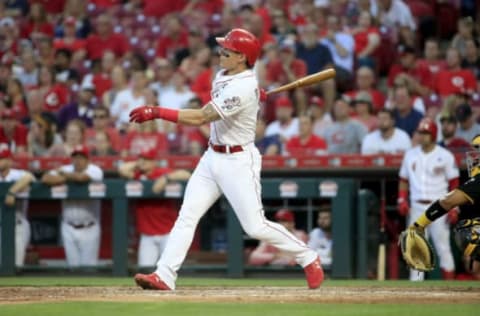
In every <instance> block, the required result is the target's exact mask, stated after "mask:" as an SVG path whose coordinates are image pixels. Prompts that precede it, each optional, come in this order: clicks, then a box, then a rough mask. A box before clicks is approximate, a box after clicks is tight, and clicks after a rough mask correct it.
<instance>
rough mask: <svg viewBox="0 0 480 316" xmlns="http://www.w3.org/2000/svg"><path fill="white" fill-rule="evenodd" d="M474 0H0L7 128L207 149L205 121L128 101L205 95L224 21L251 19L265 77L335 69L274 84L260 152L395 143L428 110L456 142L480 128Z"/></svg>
mask: <svg viewBox="0 0 480 316" xmlns="http://www.w3.org/2000/svg"><path fill="white" fill-rule="evenodd" d="M476 2H477V3H475V1H472V0H470V1H468V0H462V1H458V0H457V1H455V0H452V1H436V0H419V1H410V0H409V1H407V0H405V1H402V0H338V1H329V0H315V1H314V0H248V1H247V0H245V1H238V0H214V1H204V0H192V1H186V0H183V1H182V0H179V1H174V2H172V3H170V2H166V1H155V0H143V1H142V0H130V1H120V0H90V1H80V0H51V1H44V0H43V1H42V0H17V1H2V2H0V119H1V127H0V143H7V144H8V146H9V148H10V150H11V151H12V152H13V153H14V155H30V156H35V157H68V156H70V154H71V152H72V150H73V148H74V147H75V146H77V145H79V144H85V145H87V146H88V147H89V149H90V151H91V154H92V155H93V156H108V155H120V156H122V157H126V156H137V155H138V154H139V153H140V152H141V150H143V149H145V148H157V155H165V154H177V155H178V154H187V155H200V154H201V153H202V152H203V150H204V149H205V148H206V146H207V145H208V135H209V127H208V126H202V127H200V128H188V127H181V126H176V125H174V124H168V123H165V122H158V123H144V124H129V122H128V113H129V112H130V110H132V109H133V108H135V107H137V106H140V105H144V104H150V105H155V104H157V105H162V106H163V107H171V108H176V109H179V108H187V107H201V106H202V105H203V104H205V103H206V102H207V101H208V100H209V98H210V96H209V91H210V84H211V80H212V75H213V74H215V72H216V70H217V67H218V55H217V53H216V43H215V40H214V39H215V36H219V35H224V34H225V33H226V32H227V31H228V30H230V29H232V28H234V27H242V28H245V29H247V30H249V31H251V32H252V33H253V34H255V35H256V36H257V37H258V38H259V39H260V41H261V44H262V47H263V50H262V57H261V59H260V60H259V61H258V62H257V64H256V66H255V68H256V72H257V74H258V76H259V79H260V84H261V87H262V88H264V89H267V90H268V89H271V88H274V87H277V86H279V85H282V84H285V83H288V82H290V81H292V80H295V79H296V78H300V77H303V76H305V75H307V74H311V73H314V72H317V71H319V70H322V69H325V68H329V67H334V68H335V69H336V72H337V76H336V78H335V79H332V80H328V81H325V82H323V83H321V84H318V85H314V86H311V87H308V88H304V89H296V90H294V91H292V92H290V93H284V94H278V95H274V96H273V97H269V98H268V100H267V102H266V103H265V104H263V107H262V110H261V113H260V115H261V119H259V122H258V130H257V144H258V146H259V148H261V150H262V152H263V153H264V154H266V155H270V154H283V155H288V154H309V155H324V154H328V153H332V154H337V153H365V154H370V153H399V152H403V151H405V150H406V149H408V148H410V147H411V146H412V145H415V144H416V143H417V142H418V141H417V138H416V133H415V130H416V128H417V125H418V122H419V121H420V120H421V119H422V118H423V117H425V116H426V117H431V118H432V119H434V120H436V121H437V122H438V124H439V125H442V124H444V123H442V122H445V124H446V123H449V124H450V125H451V126H450V127H451V128H450V129H449V130H448V135H444V134H442V133H440V132H439V134H438V140H439V141H444V142H443V144H444V145H446V146H448V147H451V148H454V149H459V148H462V146H464V143H463V142H450V141H449V139H450V138H453V137H454V136H457V137H458V138H460V139H464V140H465V141H467V142H468V141H470V139H471V136H472V135H475V134H478V133H479V131H480V125H479V124H478V123H477V119H478V113H480V94H479V92H480V84H479V81H478V80H479V79H480V58H479V37H478V31H479V30H478V25H479V24H478V23H475V20H476V19H477V16H476V14H477V12H476V5H477V6H478V1H476ZM442 118H443V120H442V121H441V119H442ZM445 118H448V119H445ZM452 123H453V124H452ZM442 126H443V125H442ZM440 130H442V131H443V129H440ZM379 140H380V141H379ZM450 145H451V146H450Z"/></svg>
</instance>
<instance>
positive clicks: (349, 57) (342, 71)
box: [320, 15, 355, 92]
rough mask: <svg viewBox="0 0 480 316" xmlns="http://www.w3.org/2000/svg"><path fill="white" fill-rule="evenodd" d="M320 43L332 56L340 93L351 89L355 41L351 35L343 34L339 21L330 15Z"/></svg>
mask: <svg viewBox="0 0 480 316" xmlns="http://www.w3.org/2000/svg"><path fill="white" fill-rule="evenodd" d="M320 43H322V44H323V45H325V46H326V47H328V49H329V50H330V54H331V55H332V58H333V62H334V64H335V70H336V76H335V80H336V83H337V87H338V88H339V89H340V91H341V92H345V91H346V90H348V89H351V88H352V87H351V86H350V82H351V81H352V79H353V58H354V54H355V41H354V39H353V37H352V35H350V34H348V33H345V32H343V30H342V28H341V24H340V22H339V19H338V18H337V17H336V16H335V15H330V16H329V17H328V18H327V32H326V35H325V37H324V38H322V39H321V40H320Z"/></svg>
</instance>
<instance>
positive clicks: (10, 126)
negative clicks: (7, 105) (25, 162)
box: [0, 109, 28, 155]
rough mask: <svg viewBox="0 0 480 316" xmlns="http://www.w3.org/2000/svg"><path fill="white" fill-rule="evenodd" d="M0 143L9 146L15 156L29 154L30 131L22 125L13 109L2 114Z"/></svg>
mask: <svg viewBox="0 0 480 316" xmlns="http://www.w3.org/2000/svg"><path fill="white" fill-rule="evenodd" d="M0 122H1V124H0V143H4V144H8V147H9V149H10V151H11V152H12V153H13V154H14V155H19V154H26V153H27V134H28V129H27V128H26V127H25V126H24V125H22V124H20V122H19V121H18V120H17V119H16V118H15V113H14V112H13V110H11V109H3V110H2V111H1V112H0Z"/></svg>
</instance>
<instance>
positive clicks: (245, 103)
mask: <svg viewBox="0 0 480 316" xmlns="http://www.w3.org/2000/svg"><path fill="white" fill-rule="evenodd" d="M216 40H217V42H218V44H219V45H220V46H221V50H220V66H221V67H222V70H220V71H219V73H217V75H216V77H215V79H214V81H213V83H212V91H211V101H210V102H208V103H207V104H206V105H205V106H204V107H203V108H202V109H183V110H173V109H167V108H162V107H156V106H142V107H139V108H137V109H135V110H133V111H132V112H131V113H130V120H131V121H132V122H137V123H141V122H145V121H148V120H153V119H158V118H160V119H163V120H167V121H171V122H176V123H179V124H185V125H193V126H200V125H203V124H205V123H207V122H210V123H211V135H210V145H209V149H208V150H207V151H206V152H205V153H204V155H203V156H202V158H201V159H200V162H199V164H198V166H197V167H196V169H195V171H194V172H193V174H192V177H191V178H190V180H189V182H188V184H187V187H186V190H185V196H184V201H183V204H182V207H181V209H180V213H179V216H178V219H177V221H176V222H175V225H174V227H173V229H172V231H171V233H170V237H169V240H168V243H167V246H166V248H165V251H164V252H163V254H162V256H161V258H160V260H159V261H158V263H157V269H156V271H155V272H154V273H151V274H148V275H145V274H137V275H135V281H136V283H137V284H138V285H139V286H140V287H142V288H143V289H154V290H174V289H175V280H176V278H177V271H178V269H179V268H180V266H181V264H182V262H183V261H184V259H185V256H186V254H187V251H188V249H189V247H190V244H191V242H192V238H193V233H194V231H195V228H196V226H197V224H198V221H199V220H200V218H201V217H202V216H203V215H204V214H205V212H206V211H207V210H208V209H209V208H210V206H211V205H212V204H213V203H214V202H215V201H216V200H217V199H218V198H219V197H220V195H221V194H222V193H223V194H224V195H225V196H226V198H227V199H228V201H229V202H230V204H231V205H232V207H233V209H234V211H235V214H236V216H237V217H238V219H239V221H240V223H241V225H242V227H243V229H244V230H245V231H246V233H247V234H248V235H250V236H251V237H253V238H257V239H259V240H261V241H265V242H267V243H269V244H271V245H273V246H275V247H276V248H278V249H280V250H281V251H283V252H287V253H291V254H292V255H294V256H295V260H296V262H297V263H298V264H300V265H301V266H302V267H304V271H305V275H306V279H307V283H308V286H309V288H311V289H314V288H318V287H319V286H320V284H321V283H322V281H323V270H322V268H321V266H320V259H319V258H318V255H317V254H316V252H315V251H313V250H311V249H309V248H308V247H307V246H306V244H305V243H304V242H302V241H301V240H299V239H297V238H296V237H295V236H294V235H292V234H291V233H290V232H288V231H287V230H286V229H285V227H283V226H282V225H280V224H278V223H274V222H271V221H268V220H266V218H265V216H264V211H263V205H262V199H261V193H260V192H261V188H260V169H261V155H260V153H259V151H258V150H257V148H256V147H255V145H254V140H255V127H256V120H257V114H258V111H259V98H260V94H261V93H262V92H261V91H259V88H258V81H257V78H256V76H255V73H254V72H253V71H252V67H253V66H254V64H255V61H256V59H257V58H258V56H259V54H260V44H259V41H258V39H257V38H256V37H255V36H254V35H252V34H251V33H249V32H248V31H245V30H243V29H233V30H231V31H230V32H229V33H228V34H227V35H226V36H225V37H222V38H217V39H216Z"/></svg>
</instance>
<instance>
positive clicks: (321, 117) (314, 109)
mask: <svg viewBox="0 0 480 316" xmlns="http://www.w3.org/2000/svg"><path fill="white" fill-rule="evenodd" d="M308 113H309V115H311V116H312V118H313V134H315V135H317V136H320V137H323V134H324V132H325V129H326V128H327V127H328V126H330V125H332V122H333V120H332V116H331V115H330V113H329V112H327V111H326V108H325V102H323V99H322V98H320V97H318V96H316V95H314V96H312V97H311V98H310V100H309V105H308Z"/></svg>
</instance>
